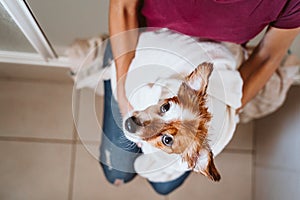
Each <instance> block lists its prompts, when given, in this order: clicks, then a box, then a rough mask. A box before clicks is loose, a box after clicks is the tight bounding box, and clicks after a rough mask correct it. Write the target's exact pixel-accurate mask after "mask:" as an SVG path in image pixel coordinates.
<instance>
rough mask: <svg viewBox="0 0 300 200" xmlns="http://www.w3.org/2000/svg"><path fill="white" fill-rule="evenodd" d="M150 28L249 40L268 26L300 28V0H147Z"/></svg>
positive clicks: (205, 36)
mask: <svg viewBox="0 0 300 200" xmlns="http://www.w3.org/2000/svg"><path fill="white" fill-rule="evenodd" d="M142 14H143V15H144V16H145V17H146V22H147V26H148V27H165V28H170V29H173V30H175V31H178V32H181V33H184V34H187V35H191V36H198V37H202V38H206V39H212V40H217V41H229V42H235V43H239V44H242V43H246V42H247V41H249V40H250V39H252V38H253V37H255V36H256V35H257V34H258V33H259V32H260V31H262V30H263V29H264V27H266V26H268V25H270V26H273V27H277V28H287V29H290V28H297V27H300V0H144V6H143V9H142Z"/></svg>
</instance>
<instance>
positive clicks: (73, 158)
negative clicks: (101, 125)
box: [68, 90, 80, 200]
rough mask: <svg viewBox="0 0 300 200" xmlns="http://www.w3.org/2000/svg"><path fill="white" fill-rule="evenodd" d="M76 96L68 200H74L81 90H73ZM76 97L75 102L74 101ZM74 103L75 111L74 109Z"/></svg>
mask: <svg viewBox="0 0 300 200" xmlns="http://www.w3.org/2000/svg"><path fill="white" fill-rule="evenodd" d="M73 92H75V94H74V95H73V96H72V111H73V112H74V113H73V114H74V115H73V117H74V122H73V135H72V136H73V138H72V139H73V141H72V147H71V162H70V179H69V190H68V200H72V199H73V192H74V179H75V164H76V151H77V127H76V125H78V119H79V107H80V90H73ZM74 97H75V101H73V99H74ZM73 103H74V109H73Z"/></svg>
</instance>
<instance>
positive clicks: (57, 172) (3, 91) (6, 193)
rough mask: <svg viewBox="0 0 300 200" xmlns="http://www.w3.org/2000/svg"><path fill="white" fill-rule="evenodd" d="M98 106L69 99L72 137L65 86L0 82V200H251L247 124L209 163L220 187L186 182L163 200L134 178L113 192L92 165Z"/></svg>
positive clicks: (83, 95)
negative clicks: (219, 176) (213, 165)
mask: <svg viewBox="0 0 300 200" xmlns="http://www.w3.org/2000/svg"><path fill="white" fill-rule="evenodd" d="M75 96H76V95H75ZM95 99H96V105H93V103H90V102H92V101H95ZM102 102H103V101H102V98H101V97H95V95H94V94H93V91H90V90H87V89H85V90H82V91H80V93H78V94H77V98H76V101H75V102H73V104H74V105H73V106H74V107H75V108H76V110H77V114H76V115H77V117H75V119H76V120H75V121H76V126H77V127H78V132H79V135H80V137H77V136H76V135H75V129H74V125H73V114H72V85H71V84H70V83H69V82H60V83H57V82H56V81H51V80H47V81H40V80H23V79H22V80H20V79H1V80H0V110H1V112H0V158H1V164H0V199H1V200H2V199H5V200H17V199H22V200H23V199H30V200H32V199H68V200H71V199H78V200H81V199H104V200H106V199H120V198H122V199H124V198H125V199H131V200H135V199H145V200H147V199H158V200H160V199H170V200H180V199H212V200H213V199H223V200H227V199H228V200H240V199H243V200H248V199H249V200H250V199H252V157H253V146H252V127H253V125H252V124H251V123H250V124H246V125H242V126H240V127H239V128H238V130H237V133H236V134H235V137H234V139H233V141H232V142H231V143H230V145H229V146H228V148H227V149H226V150H225V151H224V152H223V153H222V154H221V155H220V156H218V157H217V159H216V164H217V166H218V168H219V170H220V171H221V174H222V177H223V179H222V181H221V182H220V183H211V182H209V181H208V180H206V179H205V178H204V177H202V176H201V175H195V174H193V175H192V176H191V177H190V178H188V179H187V181H186V182H185V183H184V185H183V186H182V187H181V188H179V189H178V190H176V191H175V192H174V193H172V194H171V195H169V196H168V197H163V196H160V195H157V194H156V193H155V192H154V191H153V190H152V188H151V187H150V185H149V184H148V183H147V181H145V180H144V179H142V178H139V177H137V178H136V179H135V180H134V181H132V182H131V183H129V184H126V185H124V186H121V187H119V188H116V187H114V186H112V185H110V184H108V183H107V181H106V180H105V178H104V176H103V173H102V171H101V168H100V167H99V164H98V161H97V159H96V158H97V157H98V155H99V153H98V144H99V141H100V134H99V132H100V131H101V128H100V127H101V119H102V118H101V117H102V116H101V114H98V113H97V114H96V113H95V112H94V110H95V109H94V106H95V107H96V110H97V111H98V110H99V111H100V110H101V109H102ZM99 113H101V112H99ZM76 115H75V116H76ZM95 116H97V117H95ZM99 124H100V125H99ZM78 138H82V139H83V144H84V145H83V144H82V143H81V142H80V141H79V139H78Z"/></svg>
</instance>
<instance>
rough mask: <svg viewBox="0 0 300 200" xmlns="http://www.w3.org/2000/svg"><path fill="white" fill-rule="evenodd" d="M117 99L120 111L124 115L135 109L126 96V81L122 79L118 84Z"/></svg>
mask: <svg viewBox="0 0 300 200" xmlns="http://www.w3.org/2000/svg"><path fill="white" fill-rule="evenodd" d="M117 99H118V104H119V108H120V112H121V115H122V116H123V117H124V116H126V115H127V113H128V112H130V111H131V110H133V107H132V105H131V104H130V102H129V100H128V99H127V96H126V91H125V81H124V82H123V81H122V79H121V81H119V82H118V84H117Z"/></svg>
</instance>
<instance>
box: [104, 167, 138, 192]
mask: <svg viewBox="0 0 300 200" xmlns="http://www.w3.org/2000/svg"><path fill="white" fill-rule="evenodd" d="M100 166H101V167H102V170H103V173H104V176H105V178H106V180H107V181H108V182H109V183H111V184H113V185H115V186H120V185H122V184H123V183H127V182H130V181H131V180H133V179H134V177H135V176H136V173H130V172H122V171H119V170H116V169H113V168H111V167H108V166H107V165H104V164H102V163H100Z"/></svg>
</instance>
